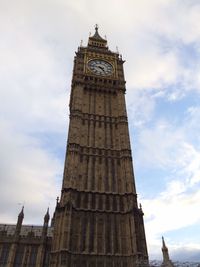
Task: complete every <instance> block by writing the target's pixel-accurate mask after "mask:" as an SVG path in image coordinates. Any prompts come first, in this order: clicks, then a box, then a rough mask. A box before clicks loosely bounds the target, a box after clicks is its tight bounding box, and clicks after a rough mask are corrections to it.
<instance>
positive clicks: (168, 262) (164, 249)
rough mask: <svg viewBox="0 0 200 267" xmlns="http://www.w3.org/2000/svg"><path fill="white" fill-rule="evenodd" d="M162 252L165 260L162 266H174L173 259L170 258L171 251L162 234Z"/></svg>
mask: <svg viewBox="0 0 200 267" xmlns="http://www.w3.org/2000/svg"><path fill="white" fill-rule="evenodd" d="M162 253H163V262H162V265H161V267H174V265H173V263H172V261H171V260H170V258H169V251H168V248H167V246H166V244H165V240H164V237H163V236H162Z"/></svg>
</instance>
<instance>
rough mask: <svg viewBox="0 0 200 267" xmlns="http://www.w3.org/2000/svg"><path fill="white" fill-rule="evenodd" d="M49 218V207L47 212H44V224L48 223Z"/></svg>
mask: <svg viewBox="0 0 200 267" xmlns="http://www.w3.org/2000/svg"><path fill="white" fill-rule="evenodd" d="M49 218H50V215H49V207H48V209H47V212H46V214H45V216H44V221H45V222H48V221H49Z"/></svg>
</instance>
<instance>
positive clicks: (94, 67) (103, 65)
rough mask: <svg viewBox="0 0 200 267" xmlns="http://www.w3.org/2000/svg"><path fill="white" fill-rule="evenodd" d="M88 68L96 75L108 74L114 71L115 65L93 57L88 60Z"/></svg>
mask: <svg viewBox="0 0 200 267" xmlns="http://www.w3.org/2000/svg"><path fill="white" fill-rule="evenodd" d="M88 68H89V69H90V70H91V71H92V72H93V73H94V74H96V75H102V76H108V75H111V74H112V73H113V66H112V65H111V64H110V63H108V62H107V61H104V60H101V59H92V60H90V61H89V62H88Z"/></svg>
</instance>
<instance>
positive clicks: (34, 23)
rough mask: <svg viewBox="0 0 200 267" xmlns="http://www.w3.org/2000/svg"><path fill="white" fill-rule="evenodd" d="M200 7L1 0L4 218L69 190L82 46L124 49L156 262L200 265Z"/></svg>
mask: <svg viewBox="0 0 200 267" xmlns="http://www.w3.org/2000/svg"><path fill="white" fill-rule="evenodd" d="M199 21H200V1H199V0H151V1H149V0H115V1H114V0H109V1H108V0H107V1H106V0H101V1H96V0H93V1H91V0H82V1H81V0H76V1H70V0H29V1H26V0H18V1H14V0H7V1H3V0H0V38H1V41H0V59H1V61H0V62H1V64H0V203H1V204H0V223H16V219H17V215H18V213H19V211H20V209H21V206H22V205H24V206H25V218H24V223H26V224H42V223H43V216H44V214H45V212H46V209H47V207H50V211H51V214H52V213H53V211H54V208H55V203H56V197H57V196H59V195H60V189H61V183H62V174H63V165H64V157H65V149H66V141H67V132H68V123H69V118H68V116H69V108H68V104H69V94H70V87H71V77H72V68H73V58H74V55H75V51H76V50H77V48H78V46H79V45H80V43H81V40H83V45H87V40H88V37H89V34H90V33H92V34H93V33H94V25H95V24H96V23H97V24H98V25H99V33H100V34H101V35H102V37H104V36H105V35H106V37H107V40H108V45H109V48H110V49H111V50H112V51H117V49H118V50H119V53H120V54H122V56H123V59H124V60H126V62H125V64H124V68H125V77H126V81H127V83H126V88H127V93H126V102H127V110H128V118H129V130H130V138H131V145H132V154H133V162H134V172H135V178H136V186H137V193H138V199H139V202H141V203H142V207H143V211H144V214H145V216H144V219H145V230H146V238H147V243H148V251H149V256H150V259H160V258H161V249H160V247H161V237H162V236H164V237H165V240H166V243H167V246H168V248H169V252H170V256H171V258H172V259H173V260H177V259H179V260H193V261H200V212H199V210H200V135H199V130H200V23H199Z"/></svg>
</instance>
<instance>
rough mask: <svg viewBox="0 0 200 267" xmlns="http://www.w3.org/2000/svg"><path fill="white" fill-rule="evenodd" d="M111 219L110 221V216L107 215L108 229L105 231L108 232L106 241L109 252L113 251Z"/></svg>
mask: <svg viewBox="0 0 200 267" xmlns="http://www.w3.org/2000/svg"><path fill="white" fill-rule="evenodd" d="M110 233H111V221H110V216H109V215H107V218H106V231H105V234H106V238H105V241H106V244H105V245H106V252H107V253H111V235H110Z"/></svg>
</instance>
